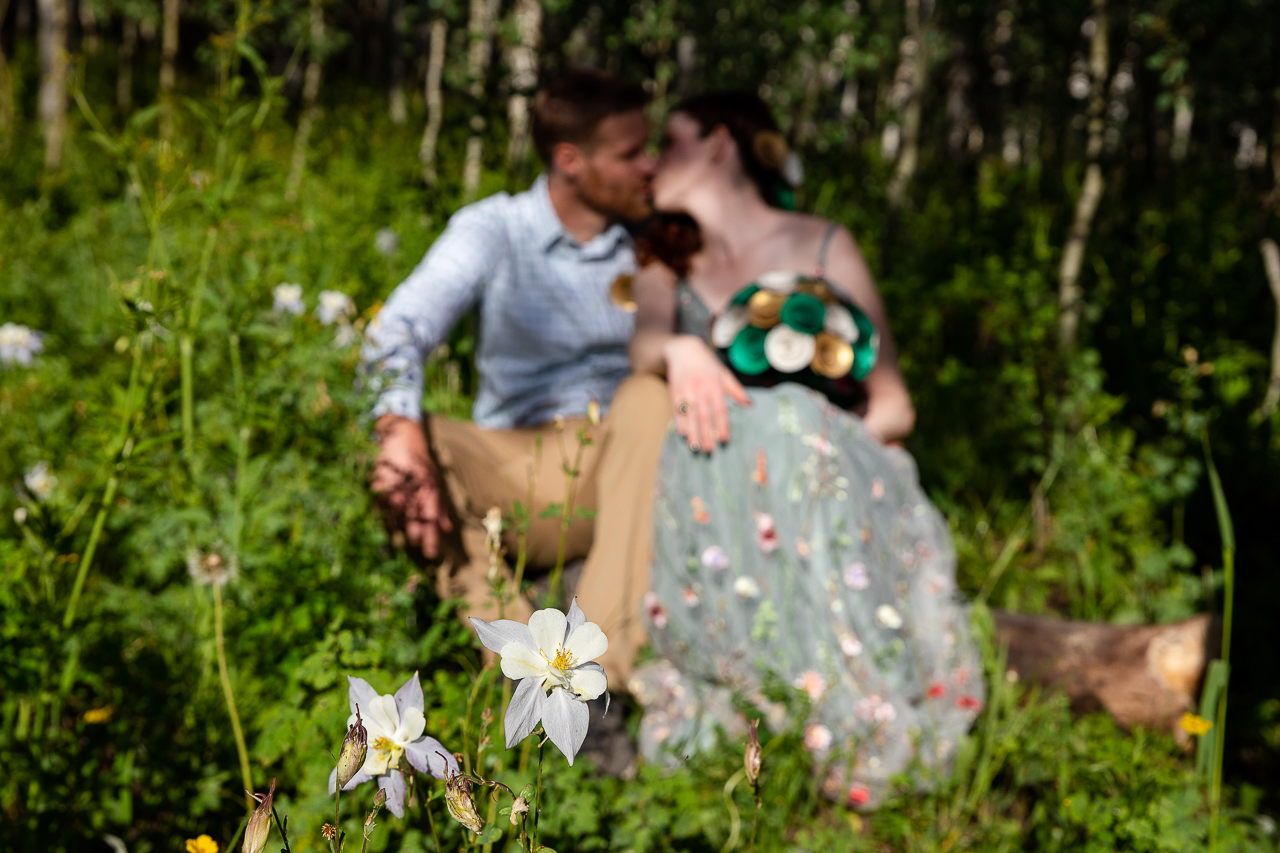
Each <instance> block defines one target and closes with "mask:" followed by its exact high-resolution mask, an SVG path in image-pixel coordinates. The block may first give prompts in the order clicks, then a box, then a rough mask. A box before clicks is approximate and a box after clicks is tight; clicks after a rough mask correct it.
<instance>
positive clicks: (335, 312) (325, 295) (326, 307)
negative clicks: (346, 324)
mask: <svg viewBox="0 0 1280 853" xmlns="http://www.w3.org/2000/svg"><path fill="white" fill-rule="evenodd" d="M354 313H356V304H355V303H354V302H352V301H351V297H350V296H347V294H345V293H343V292H342V291H340V290H322V291H320V304H319V305H317V306H316V319H317V320H319V321H320V322H321V323H323V324H324V325H326V326H332V325H333V324H334V323H338V322H342V321H345V320H346V319H348V318H349V317H350V316H351V315H352V314H354Z"/></svg>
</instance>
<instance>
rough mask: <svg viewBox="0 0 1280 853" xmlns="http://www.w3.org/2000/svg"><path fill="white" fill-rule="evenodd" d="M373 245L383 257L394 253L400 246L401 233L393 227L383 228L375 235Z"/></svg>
mask: <svg viewBox="0 0 1280 853" xmlns="http://www.w3.org/2000/svg"><path fill="white" fill-rule="evenodd" d="M373 247H374V248H375V249H377V250H378V254H380V255H382V256H383V257H388V256H390V255H394V254H395V253H396V249H399V248H400V235H399V234H397V233H396V232H395V231H394V230H393V229H391V228H381V229H379V230H378V233H377V234H375V235H374V236H373Z"/></svg>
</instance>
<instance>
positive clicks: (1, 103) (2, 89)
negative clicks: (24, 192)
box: [0, 0, 14, 155]
mask: <svg viewBox="0 0 1280 853" xmlns="http://www.w3.org/2000/svg"><path fill="white" fill-rule="evenodd" d="M8 13H9V0H0V27H2V26H3V25H4V19H5V16H6V15H7V14H8ZM13 122H14V111H13V74H12V73H10V71H9V62H8V60H7V59H5V55H4V42H3V41H0V155H3V154H8V153H9V147H10V145H12V143H13Z"/></svg>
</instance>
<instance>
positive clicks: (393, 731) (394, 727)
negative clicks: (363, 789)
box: [329, 672, 458, 817]
mask: <svg viewBox="0 0 1280 853" xmlns="http://www.w3.org/2000/svg"><path fill="white" fill-rule="evenodd" d="M347 682H348V685H349V687H348V690H347V701H348V703H349V705H350V707H351V716H350V717H348V718H347V726H348V727H350V726H352V725H354V724H355V722H356V708H357V707H358V708H359V709H360V721H361V722H362V723H363V725H364V727H365V731H366V732H367V735H366V737H367V740H368V752H367V753H366V754H365V760H364V766H362V767H361V768H360V769H359V770H358V771H356V774H355V775H354V776H352V777H351V781H349V782H347V784H346V785H343V786H342V790H344V791H350V790H352V789H353V788H355V787H356V786H357V785H360V784H363V783H364V782H368V781H370V780H375V779H376V780H377V782H378V787H379V788H381V789H383V790H385V791H386V792H387V808H388V809H390V810H391V813H392V814H393V815H395V816H396V817H404V800H405V795H406V794H407V793H408V784H407V781H406V779H405V772H406V771H409V772H412V771H413V770H417V771H418V772H420V773H426V774H427V775H429V776H434V777H436V778H437V779H448V778H449V777H450V776H452V775H456V774H457V773H458V762H457V760H456V759H455V758H454V757H453V755H452V754H451V753H450V752H449V751H448V750H447V749H445V748H444V745H443V744H441V743H440V741H438V740H436V739H435V738H433V737H429V736H427V735H425V734H423V731H424V730H425V729H426V727H427V718H426V715H425V714H424V713H423V706H424V704H425V703H424V699H423V696H422V684H421V683H420V682H419V681H418V673H416V672H415V673H414V674H413V675H412V676H411V677H410V678H409V680H408V681H406V682H405V683H404V684H403V685H401V687H400V689H399V690H397V691H396V694H395V696H392V695H390V694H384V695H381V696H380V695H378V691H376V690H374V689H373V687H372V686H371V685H370V684H369V682H367V681H365V680H364V679H363V678H356V677H354V676H351V675H348V676H347ZM337 789H338V768H337V767H334V769H333V772H331V773H330V774H329V793H330V794H332V793H334V792H336V791H337Z"/></svg>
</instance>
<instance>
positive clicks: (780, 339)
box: [764, 323, 818, 373]
mask: <svg viewBox="0 0 1280 853" xmlns="http://www.w3.org/2000/svg"><path fill="white" fill-rule="evenodd" d="M817 348H818V344H817V341H815V340H814V337H813V335H806V334H805V333H804V332H797V331H796V330H795V329H793V328H791V327H790V326H788V325H787V324H786V323H779V324H778V325H776V326H774V327H773V328H772V329H770V330H769V334H767V335H765V336H764V356H765V358H767V359H768V360H769V364H770V366H772V367H773V369H774V370H778V371H781V372H782V373H795V372H796V371H798V370H803V369H804V368H806V367H808V366H809V363H810V362H812V361H813V354H814V353H815V352H816V351H817Z"/></svg>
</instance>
